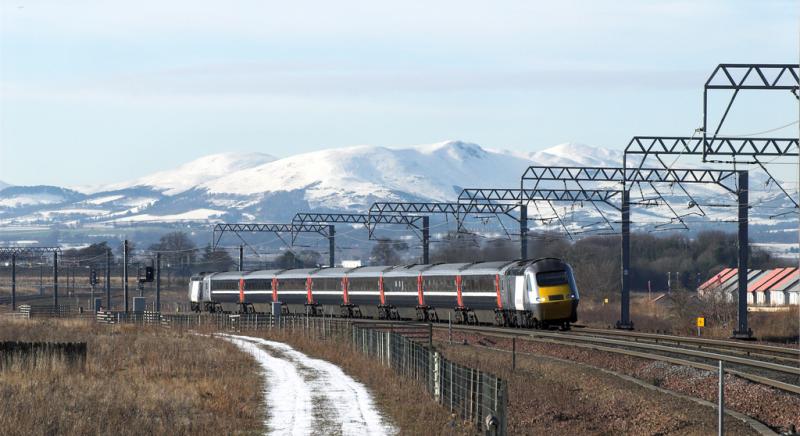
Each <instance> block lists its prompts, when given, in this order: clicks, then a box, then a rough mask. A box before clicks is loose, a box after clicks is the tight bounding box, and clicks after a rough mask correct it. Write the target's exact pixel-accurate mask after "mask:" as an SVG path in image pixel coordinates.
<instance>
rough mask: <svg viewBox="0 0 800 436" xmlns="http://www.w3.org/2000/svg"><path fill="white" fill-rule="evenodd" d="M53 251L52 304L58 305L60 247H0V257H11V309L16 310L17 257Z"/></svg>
mask: <svg viewBox="0 0 800 436" xmlns="http://www.w3.org/2000/svg"><path fill="white" fill-rule="evenodd" d="M47 253H53V306H54V307H56V306H58V256H59V255H60V254H61V248H60V247H0V258H3V257H10V258H11V310H12V311H14V310H17V257H18V256H20V255H22V256H34V255H39V256H41V255H42V254H47Z"/></svg>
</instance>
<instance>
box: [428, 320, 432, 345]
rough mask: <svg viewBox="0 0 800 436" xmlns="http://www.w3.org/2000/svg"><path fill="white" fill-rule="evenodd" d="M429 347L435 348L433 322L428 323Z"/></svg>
mask: <svg viewBox="0 0 800 436" xmlns="http://www.w3.org/2000/svg"><path fill="white" fill-rule="evenodd" d="M428 348H431V349H432V348H433V324H432V323H428Z"/></svg>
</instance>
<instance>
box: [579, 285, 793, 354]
mask: <svg viewBox="0 0 800 436" xmlns="http://www.w3.org/2000/svg"><path fill="white" fill-rule="evenodd" d="M702 304H703V303H702V302H695V303H694V304H693V308H692V310H689V311H681V312H680V313H677V312H678V311H676V310H674V309H673V307H672V306H671V304H670V302H669V301H663V302H652V301H650V300H648V299H647V297H646V296H641V295H634V296H631V320H633V323H634V326H635V327H636V330H637V331H641V332H653V333H669V334H677V335H689V336H694V335H696V334H697V328H696V326H695V320H696V317H698V316H704V315H706V312H710V309H709V310H704V308H703V306H702ZM695 306H696V307H695ZM734 309H735V306H734ZM619 311H620V308H619V302H618V301H612V302H611V303H609V304H603V303H602V302H597V301H592V300H582V301H581V304H580V306H579V308H578V317H579V319H578V322H579V323H580V324H585V325H588V326H591V327H603V328H612V327H613V326H614V324H615V323H616V322H617V320H618V319H619ZM730 318H731V320H730V322H728V323H724V324H720V323H715V322H714V321H713V320H712V319H711V318H709V317H708V316H707V315H706V326H705V327H704V328H703V329H702V332H701V334H702V335H703V336H704V337H709V338H728V337H730V336H731V333H732V332H733V330H734V329H735V328H736V325H735V323H736V317H735V312H734V314H733V316H731V317H730ZM748 323H749V325H750V328H751V329H752V330H753V332H754V334H755V336H756V337H757V338H758V339H760V340H764V341H769V342H778V343H789V344H792V343H793V344H797V343H798V340H800V307H798V306H791V307H790V310H789V311H785V312H750V313H749V314H748Z"/></svg>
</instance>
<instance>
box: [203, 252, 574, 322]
mask: <svg viewBox="0 0 800 436" xmlns="http://www.w3.org/2000/svg"><path fill="white" fill-rule="evenodd" d="M189 298H190V300H191V302H192V309H193V310H195V311H198V312H199V311H203V310H205V311H218V310H221V306H222V305H223V304H239V305H240V311H245V312H246V311H252V310H253V309H252V307H253V304H259V303H261V304H264V303H267V304H268V303H273V302H280V303H281V310H282V312H284V313H304V314H308V315H315V316H316V315H320V314H323V313H324V314H328V315H330V314H335V315H338V316H342V317H371V318H378V319H417V320H422V321H437V320H439V319H448V318H450V319H452V320H454V321H455V322H459V323H494V324H496V325H502V326H516V327H547V326H558V327H563V328H568V327H569V323H570V322H575V321H576V319H577V309H578V301H579V298H580V297H579V294H578V287H577V286H576V284H575V278H574V275H573V273H572V268H571V267H570V266H569V264H567V263H566V262H564V261H563V260H561V259H555V258H543V259H537V260H524V261H511V262H509V261H506V262H476V263H445V264H431V265H419V264H415V265H403V266H366V267H357V268H306V269H284V270H263V271H236V272H219V273H204V274H199V275H195V276H192V278H191V280H190V282H189Z"/></svg>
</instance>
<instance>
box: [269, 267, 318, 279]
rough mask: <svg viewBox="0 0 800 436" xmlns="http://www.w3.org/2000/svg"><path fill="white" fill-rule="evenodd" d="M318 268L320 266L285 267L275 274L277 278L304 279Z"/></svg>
mask: <svg viewBox="0 0 800 436" xmlns="http://www.w3.org/2000/svg"><path fill="white" fill-rule="evenodd" d="M319 270H320V268H298V269H287V270H284V271H281V272H279V273H278V274H276V275H277V276H278V278H279V279H305V278H307V277H308V276H310V275H312V274H314V273H315V272H317V271H319Z"/></svg>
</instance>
